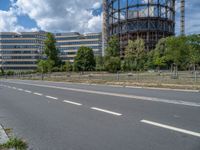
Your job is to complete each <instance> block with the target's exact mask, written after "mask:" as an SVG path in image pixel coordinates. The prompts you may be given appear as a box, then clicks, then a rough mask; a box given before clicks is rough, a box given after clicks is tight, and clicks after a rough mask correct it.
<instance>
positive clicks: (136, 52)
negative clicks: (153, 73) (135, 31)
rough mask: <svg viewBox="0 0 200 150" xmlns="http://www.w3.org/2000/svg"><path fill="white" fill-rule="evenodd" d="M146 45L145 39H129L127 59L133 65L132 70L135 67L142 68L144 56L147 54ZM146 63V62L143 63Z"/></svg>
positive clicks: (126, 50)
mask: <svg viewBox="0 0 200 150" xmlns="http://www.w3.org/2000/svg"><path fill="white" fill-rule="evenodd" d="M145 54H146V52H145V45H144V40H143V39H137V40H135V41H132V40H129V41H128V46H127V47H126V49H125V59H127V60H128V62H129V63H130V65H129V66H131V68H130V69H131V70H133V68H136V69H141V67H142V64H143V63H144V62H143V59H145V58H144V56H145ZM139 65H140V66H139ZM143 65H144V64H143Z"/></svg>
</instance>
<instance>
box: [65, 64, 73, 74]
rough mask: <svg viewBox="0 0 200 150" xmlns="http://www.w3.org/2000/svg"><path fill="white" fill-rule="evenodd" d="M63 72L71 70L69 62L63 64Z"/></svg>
mask: <svg viewBox="0 0 200 150" xmlns="http://www.w3.org/2000/svg"><path fill="white" fill-rule="evenodd" d="M64 70H65V71H67V72H69V71H72V70H73V66H72V64H71V63H70V61H66V62H65V65H64Z"/></svg>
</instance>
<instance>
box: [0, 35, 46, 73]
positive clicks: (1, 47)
mask: <svg viewBox="0 0 200 150" xmlns="http://www.w3.org/2000/svg"><path fill="white" fill-rule="evenodd" d="M44 39H45V32H22V33H15V32H1V33H0V68H2V69H4V70H17V71H24V70H26V71H27V70H35V69H36V68H37V61H38V59H40V58H41V57H42V51H43V49H44Z"/></svg>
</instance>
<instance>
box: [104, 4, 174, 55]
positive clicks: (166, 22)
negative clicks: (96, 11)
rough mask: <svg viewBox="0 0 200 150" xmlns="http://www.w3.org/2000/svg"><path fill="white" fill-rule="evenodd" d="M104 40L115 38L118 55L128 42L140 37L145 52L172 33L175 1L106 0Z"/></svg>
mask: <svg viewBox="0 0 200 150" xmlns="http://www.w3.org/2000/svg"><path fill="white" fill-rule="evenodd" d="M107 11H108V12H107V13H108V14H107V15H108V16H107V17H108V31H109V32H108V37H111V36H113V35H116V36H118V38H119V41H120V47H121V55H122V56H123V55H124V49H125V47H126V46H127V44H128V40H136V39H138V38H142V39H143V40H144V42H145V48H146V50H147V51H149V50H152V49H154V48H155V45H156V44H157V42H158V40H159V39H161V38H165V37H168V36H171V35H174V34H175V0H140V1H138V0H107Z"/></svg>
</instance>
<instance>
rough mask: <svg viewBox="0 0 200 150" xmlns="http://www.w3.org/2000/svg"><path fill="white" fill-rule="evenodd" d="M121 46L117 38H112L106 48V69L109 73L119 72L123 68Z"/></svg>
mask: <svg viewBox="0 0 200 150" xmlns="http://www.w3.org/2000/svg"><path fill="white" fill-rule="evenodd" d="M120 61H121V60H120V44H119V40H118V38H117V37H116V36H113V37H111V38H110V40H109V42H108V46H107V48H106V56H105V69H106V70H108V71H109V72H117V71H118V70H120V68H121V62H120Z"/></svg>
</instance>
